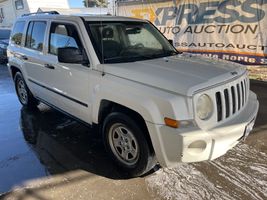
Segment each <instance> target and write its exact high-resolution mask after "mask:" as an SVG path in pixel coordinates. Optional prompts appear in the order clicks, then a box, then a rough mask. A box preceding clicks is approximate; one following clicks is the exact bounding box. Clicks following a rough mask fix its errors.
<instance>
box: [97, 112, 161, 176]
mask: <svg viewBox="0 0 267 200" xmlns="http://www.w3.org/2000/svg"><path fill="white" fill-rule="evenodd" d="M120 127H121V128H120ZM115 128H117V129H119V130H121V135H124V136H127V137H126V139H127V138H128V139H129V138H130V139H129V140H128V142H129V141H131V142H130V146H131V150H133V151H135V149H134V147H135V148H136V149H137V150H138V151H137V150H136V152H138V154H137V155H138V156H134V154H132V156H129V155H131V153H130V152H128V153H127V156H126V157H128V158H129V157H132V158H129V159H128V158H126V159H128V160H130V159H132V160H131V161H126V160H125V159H124V158H123V157H122V156H121V155H120V150H121V152H123V150H122V148H124V147H125V146H124V147H121V146H117V147H115V144H114V143H115V142H114V141H113V140H119V139H111V138H112V137H113V135H114V138H115V136H116V134H117V133H116V131H115V130H117V129H115ZM123 129H124V130H123ZM127 131H128V132H127ZM125 132H126V133H125ZM117 135H118V134H117ZM102 136H103V140H104V144H105V147H106V150H107V152H108V154H109V155H110V157H111V158H112V160H113V161H114V162H115V164H116V165H117V166H118V168H119V169H120V170H122V171H123V172H125V173H126V174H127V176H128V177H138V176H142V175H144V174H146V173H147V172H149V171H150V170H151V169H152V168H153V167H154V166H155V165H156V159H155V153H154V152H153V151H152V150H151V148H149V143H148V142H147V139H146V137H145V132H144V130H142V129H141V128H140V127H139V126H138V125H137V123H136V122H135V121H134V120H133V119H132V118H130V117H128V116H127V115H126V114H123V113H119V112H113V113H111V114H109V115H108V116H107V117H106V118H105V120H104V123H103V127H102ZM128 136H130V137H128ZM116 137H119V136H116ZM120 141H121V140H120ZM124 142H125V141H124ZM126 142H127V141H126ZM116 143H118V142H116ZM135 143H136V145H133V144H135ZM124 144H126V143H124ZM126 145H127V144H126ZM128 147H129V146H127V148H128ZM127 148H126V147H125V148H124V149H126V151H131V150H128V149H129V148H130V147H129V148H128V149H127ZM135 157H136V158H135ZM128 162H129V163H128Z"/></svg>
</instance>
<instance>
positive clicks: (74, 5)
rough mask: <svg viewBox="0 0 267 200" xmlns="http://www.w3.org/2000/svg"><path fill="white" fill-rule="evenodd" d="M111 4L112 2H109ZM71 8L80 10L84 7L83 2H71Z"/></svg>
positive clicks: (77, 0) (72, 0) (76, 0)
mask: <svg viewBox="0 0 267 200" xmlns="http://www.w3.org/2000/svg"><path fill="white" fill-rule="evenodd" d="M108 2H110V0H108ZM69 3H70V7H71V8H80V7H83V0H69Z"/></svg>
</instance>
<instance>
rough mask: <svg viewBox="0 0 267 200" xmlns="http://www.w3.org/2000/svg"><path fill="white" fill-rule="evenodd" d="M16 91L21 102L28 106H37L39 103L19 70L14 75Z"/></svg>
mask: <svg viewBox="0 0 267 200" xmlns="http://www.w3.org/2000/svg"><path fill="white" fill-rule="evenodd" d="M14 82H15V88H16V93H17V96H18V99H19V101H20V103H21V104H22V105H23V106H24V107H27V108H36V107H37V106H38V104H39V102H38V100H37V99H35V98H34V96H33V95H32V93H31V91H30V90H29V88H28V86H27V85H26V82H25V80H24V78H23V76H22V74H21V73H20V72H17V73H16V74H15V77H14Z"/></svg>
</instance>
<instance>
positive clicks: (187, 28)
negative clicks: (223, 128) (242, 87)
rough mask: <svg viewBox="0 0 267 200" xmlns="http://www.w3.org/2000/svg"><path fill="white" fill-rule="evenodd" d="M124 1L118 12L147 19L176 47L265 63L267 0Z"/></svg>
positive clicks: (220, 56)
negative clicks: (172, 41) (171, 40)
mask: <svg viewBox="0 0 267 200" xmlns="http://www.w3.org/2000/svg"><path fill="white" fill-rule="evenodd" d="M123 2H124V3H119V6H118V12H119V14H120V15H126V16H132V17H137V18H143V19H148V20H150V21H151V22H153V23H154V25H156V26H157V27H158V28H159V30H160V31H161V32H162V33H163V34H164V35H165V36H166V37H168V38H169V39H173V40H174V45H175V47H176V48H177V49H178V50H181V51H187V52H191V53H197V54H202V55H206V56H210V57H216V58H221V59H225V60H230V61H235V62H239V63H242V64H247V65H266V64H267V0H225V1H218V0H217V1H214V0H206V1H200V0H188V1H186V0H184V1H161V2H159V1H157V2H154V3H153V1H137V2H136V3H133V2H132V1H131V2H127V1H123ZM148 2H150V3H148Z"/></svg>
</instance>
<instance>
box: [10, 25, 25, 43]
mask: <svg viewBox="0 0 267 200" xmlns="http://www.w3.org/2000/svg"><path fill="white" fill-rule="evenodd" d="M24 26H25V22H24V21H20V22H17V23H16V24H15V26H14V28H13V31H12V36H11V43H12V44H16V45H21V40H22V36H23V30H24Z"/></svg>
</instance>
